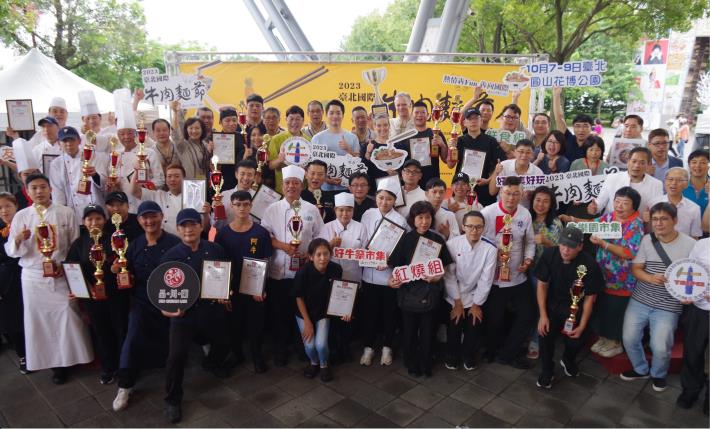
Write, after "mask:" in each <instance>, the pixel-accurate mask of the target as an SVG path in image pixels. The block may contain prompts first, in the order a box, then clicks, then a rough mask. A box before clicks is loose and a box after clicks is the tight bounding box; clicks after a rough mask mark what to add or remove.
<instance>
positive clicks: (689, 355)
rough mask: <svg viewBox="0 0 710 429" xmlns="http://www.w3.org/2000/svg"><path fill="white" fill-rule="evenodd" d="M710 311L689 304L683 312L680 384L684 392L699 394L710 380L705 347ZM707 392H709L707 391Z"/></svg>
mask: <svg viewBox="0 0 710 429" xmlns="http://www.w3.org/2000/svg"><path fill="white" fill-rule="evenodd" d="M709 318H710V312H708V311H706V310H701V309H699V308H698V307H696V306H695V305H687V306H685V309H684V314H683V332H684V335H685V336H684V339H683V368H682V369H681V371H680V385H681V386H682V387H683V392H685V393H686V394H690V395H693V396H697V395H699V394H700V392H701V391H702V390H703V386H704V385H705V384H707V382H708V376H707V375H706V374H705V349H706V348H707V347H708V323H709V322H710V321H709ZM706 394H707V393H706Z"/></svg>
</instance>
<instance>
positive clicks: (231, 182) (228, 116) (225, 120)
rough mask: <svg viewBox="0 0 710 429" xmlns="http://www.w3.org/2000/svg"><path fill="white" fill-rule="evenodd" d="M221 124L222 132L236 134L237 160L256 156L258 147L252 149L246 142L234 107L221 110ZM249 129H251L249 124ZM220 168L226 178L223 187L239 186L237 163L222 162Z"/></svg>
mask: <svg viewBox="0 0 710 429" xmlns="http://www.w3.org/2000/svg"><path fill="white" fill-rule="evenodd" d="M219 125H220V126H221V127H222V131H220V132H222V133H227V134H233V135H234V153H235V155H236V158H235V161H236V162H239V161H241V160H242V159H245V158H252V159H253V158H254V155H255V154H256V149H258V148H254V149H250V148H248V147H247V145H246V144H245V139H244V136H242V134H241V132H240V131H241V128H240V127H239V120H238V118H237V111H236V110H235V109H233V108H231V107H230V108H225V109H222V110H221V111H220V112H219ZM247 129H248V130H250V128H249V126H247ZM220 170H222V177H223V178H224V185H223V187H222V188H223V189H232V188H234V187H235V186H237V179H236V177H235V176H234V173H235V170H236V168H235V164H221V165H220Z"/></svg>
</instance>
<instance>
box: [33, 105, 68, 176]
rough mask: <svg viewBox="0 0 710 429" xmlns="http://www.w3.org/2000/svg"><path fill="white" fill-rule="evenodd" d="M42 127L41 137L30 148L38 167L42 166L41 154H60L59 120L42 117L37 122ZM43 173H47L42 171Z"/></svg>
mask: <svg viewBox="0 0 710 429" xmlns="http://www.w3.org/2000/svg"><path fill="white" fill-rule="evenodd" d="M37 125H39V126H40V127H42V131H43V132H42V133H38V134H43V136H42V139H41V140H40V141H39V142H38V143H37V145H36V146H34V147H33V148H32V153H33V154H34V157H35V158H36V159H37V162H38V163H39V165H40V167H43V165H42V164H43V162H42V161H43V156H44V155H52V156H59V155H61V154H62V149H61V145H60V144H59V122H57V120H56V119H55V118H53V117H51V116H47V117H44V118H42V119H40V120H39V122H38V123H37ZM44 174H49V172H48V171H44Z"/></svg>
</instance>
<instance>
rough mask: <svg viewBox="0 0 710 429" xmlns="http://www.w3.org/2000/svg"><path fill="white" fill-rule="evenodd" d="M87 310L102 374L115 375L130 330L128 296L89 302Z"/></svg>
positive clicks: (120, 294) (116, 295)
mask: <svg viewBox="0 0 710 429" xmlns="http://www.w3.org/2000/svg"><path fill="white" fill-rule="evenodd" d="M86 309H87V311H88V313H89V318H90V319H91V330H92V331H93V333H94V338H95V341H96V351H97V352H98V355H99V358H100V359H101V372H103V373H104V374H113V373H114V372H116V370H117V369H118V366H119V365H118V361H119V358H120V356H121V347H122V346H123V340H125V338H126V331H127V330H128V294H127V293H116V294H114V295H113V296H111V297H110V298H109V299H108V300H106V301H88V302H87V303H86Z"/></svg>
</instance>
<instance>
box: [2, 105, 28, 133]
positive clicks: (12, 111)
mask: <svg viewBox="0 0 710 429" xmlns="http://www.w3.org/2000/svg"><path fill="white" fill-rule="evenodd" d="M5 105H6V106H7V123H8V124H9V125H10V127H12V129H13V130H15V131H34V130H35V115H34V112H33V110H32V100H29V99H28V100H5Z"/></svg>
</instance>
